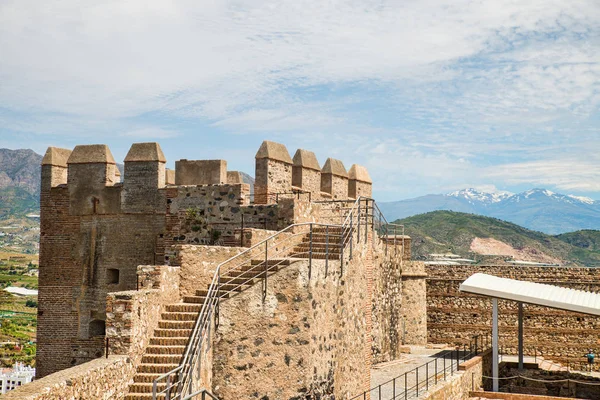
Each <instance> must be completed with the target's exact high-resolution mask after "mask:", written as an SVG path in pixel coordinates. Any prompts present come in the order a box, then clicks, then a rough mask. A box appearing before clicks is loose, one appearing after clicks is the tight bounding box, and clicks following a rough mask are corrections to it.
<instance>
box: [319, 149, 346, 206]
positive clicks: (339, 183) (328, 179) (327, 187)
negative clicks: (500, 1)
mask: <svg viewBox="0 0 600 400" xmlns="http://www.w3.org/2000/svg"><path fill="white" fill-rule="evenodd" d="M321 191H322V192H325V193H329V194H330V195H331V198H332V200H345V199H347V198H348V172H347V171H346V168H345V167H344V163H342V162H341V161H340V160H336V159H335V158H328V159H327V161H325V165H323V169H322V170H321Z"/></svg>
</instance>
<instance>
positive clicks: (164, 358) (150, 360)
mask: <svg viewBox="0 0 600 400" xmlns="http://www.w3.org/2000/svg"><path fill="white" fill-rule="evenodd" d="M181 357H182V355H181V354H146V355H144V356H143V357H142V364H179V361H181Z"/></svg>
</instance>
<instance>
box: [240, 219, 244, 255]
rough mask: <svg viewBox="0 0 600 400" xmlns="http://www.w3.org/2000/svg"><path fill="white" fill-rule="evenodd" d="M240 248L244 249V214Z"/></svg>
mask: <svg viewBox="0 0 600 400" xmlns="http://www.w3.org/2000/svg"><path fill="white" fill-rule="evenodd" d="M240 247H244V214H242V230H241V231H240Z"/></svg>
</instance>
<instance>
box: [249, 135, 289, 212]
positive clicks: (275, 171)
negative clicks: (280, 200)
mask: <svg viewBox="0 0 600 400" xmlns="http://www.w3.org/2000/svg"><path fill="white" fill-rule="evenodd" d="M255 159H256V168H255V175H254V178H255V182H254V203H256V204H268V203H273V202H275V196H274V195H275V194H276V193H289V192H291V191H292V164H293V162H292V158H291V157H290V154H289V153H288V151H287V149H286V148H285V146H284V145H282V144H280V143H275V142H270V141H268V140H265V141H264V142H263V143H262V145H261V146H260V148H259V149H258V152H257V153H256V157H255Z"/></svg>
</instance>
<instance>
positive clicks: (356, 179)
mask: <svg viewBox="0 0 600 400" xmlns="http://www.w3.org/2000/svg"><path fill="white" fill-rule="evenodd" d="M372 188H373V181H372V180H371V177H370V176H369V171H367V169H366V168H365V167H363V166H362V165H358V164H353V165H352V166H351V167H350V171H348V197H350V198H351V199H356V198H358V197H360V196H362V197H371V196H372V194H373V190H372Z"/></svg>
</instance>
